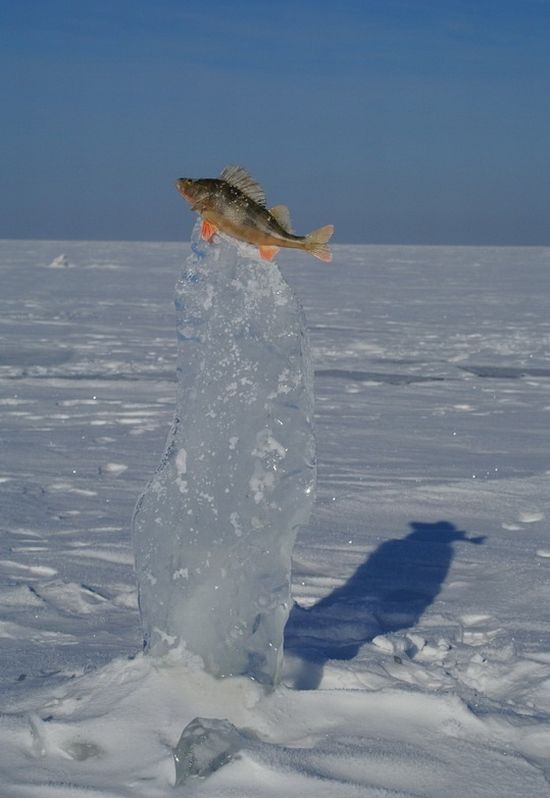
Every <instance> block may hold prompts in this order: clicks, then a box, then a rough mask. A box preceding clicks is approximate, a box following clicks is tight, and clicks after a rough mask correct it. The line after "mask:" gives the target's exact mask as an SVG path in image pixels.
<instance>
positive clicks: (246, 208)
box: [176, 166, 334, 261]
mask: <svg viewBox="0 0 550 798" xmlns="http://www.w3.org/2000/svg"><path fill="white" fill-rule="evenodd" d="M176 187H177V189H178V191H179V192H180V194H181V195H182V196H183V197H184V198H185V199H186V200H187V201H188V202H189V204H190V205H191V208H192V209H193V210H195V211H197V212H198V213H199V214H200V215H201V217H202V219H203V226H202V235H203V238H206V239H209V238H211V237H212V235H214V233H215V232H216V231H218V230H220V231H221V232H223V233H226V234H227V235H230V236H232V237H233V238H236V239H238V240H239V241H245V242H247V243H249V244H253V245H255V246H257V247H259V250H260V255H261V256H262V257H263V258H265V259H266V260H271V259H272V258H273V257H274V256H275V254H276V253H277V252H278V251H279V249H281V248H283V247H285V248H293V249H303V250H305V251H307V252H311V254H312V255H315V257H317V258H320V259H321V260H324V261H329V260H331V259H332V253H331V252H330V249H329V248H328V247H327V246H326V242H327V241H328V240H329V238H330V237H331V235H332V233H333V231H334V228H333V226H332V225H327V226H326V227H323V228H320V230H316V231H314V232H313V233H310V235H308V236H297V235H294V233H293V232H292V231H291V226H290V217H289V213H288V209H287V208H286V207H285V206H284V205H278V206H276V207H274V208H271V209H269V210H268V208H267V207H266V205H265V196H264V193H263V191H262V189H261V187H260V186H259V185H258V184H257V183H256V182H255V181H254V180H253V179H252V178H251V177H250V175H249V174H248V173H247V172H245V170H244V169H242V168H241V167H231V166H230V167H226V168H225V169H224V170H223V172H222V174H221V175H220V177H219V178H202V179H199V180H193V179H191V178H180V179H179V180H178V181H176Z"/></svg>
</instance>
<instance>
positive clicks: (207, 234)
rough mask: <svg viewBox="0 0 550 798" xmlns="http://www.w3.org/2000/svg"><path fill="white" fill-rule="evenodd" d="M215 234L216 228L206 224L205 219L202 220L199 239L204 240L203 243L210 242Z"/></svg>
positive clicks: (208, 223) (209, 223)
mask: <svg viewBox="0 0 550 798" xmlns="http://www.w3.org/2000/svg"><path fill="white" fill-rule="evenodd" d="M215 232H216V228H215V227H214V225H213V224H212V223H211V222H207V221H206V219H203V220H202V226H201V238H204V240H205V241H210V239H211V238H212V236H213V235H214V233H215Z"/></svg>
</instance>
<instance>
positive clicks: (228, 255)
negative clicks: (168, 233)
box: [133, 225, 315, 684]
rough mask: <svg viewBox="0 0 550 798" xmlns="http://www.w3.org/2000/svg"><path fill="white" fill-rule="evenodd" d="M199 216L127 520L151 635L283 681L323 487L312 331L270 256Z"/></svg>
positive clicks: (156, 641) (213, 663) (220, 668)
mask: <svg viewBox="0 0 550 798" xmlns="http://www.w3.org/2000/svg"><path fill="white" fill-rule="evenodd" d="M198 229H199V228H198V225H197V227H196V228H195V231H194V233H193V238H192V253H191V255H190V256H189V257H188V259H187V261H186V263H185V265H184V268H183V271H182V274H181V277H180V279H179V281H178V283H177V285H176V310H177V336H178V386H177V401H176V412H175V417H174V421H173V425H172V428H171V430H170V433H169V436H168V441H167V445H166V449H165V452H164V455H163V457H162V460H161V463H160V465H159V467H158V469H157V471H156V473H155V474H154V476H153V478H152V479H151V481H150V482H149V484H148V486H147V488H146V489H145V492H144V493H143V495H142V496H141V498H140V499H139V501H138V504H137V507H136V511H135V516H134V521H133V534H134V548H135V559H136V571H137V577H138V585H139V605H140V612H141V617H142V622H143V627H144V634H145V643H146V648H147V649H148V651H149V652H150V653H151V654H154V655H162V654H163V653H165V652H166V651H167V650H168V649H170V648H174V647H176V646H179V645H181V644H184V645H185V647H186V648H187V649H188V650H189V651H191V652H193V653H195V654H198V655H200V657H201V658H202V660H203V661H204V665H205V667H206V669H207V670H209V671H210V672H211V673H213V674H215V675H217V676H230V675H237V674H248V675H250V676H252V677H253V678H255V679H257V680H258V681H260V682H262V683H265V684H275V683H276V682H277V681H278V679H279V676H280V669H281V663H282V654H283V632H284V626H285V623H286V621H287V618H288V614H289V610H290V568H291V554H292V548H293V546H294V541H295V538H296V533H297V531H298V529H299V527H300V526H301V525H303V524H304V523H306V522H307V520H308V517H309V514H310V511H311V506H312V503H313V494H314V487H315V452H314V439H313V432H312V417H313V374H312V365H311V357H310V353H309V346H308V337H307V333H306V328H305V323H304V316H303V312H302V309H301V307H300V306H299V304H298V303H297V301H296V299H295V297H294V296H293V293H292V291H291V290H290V288H289V286H288V284H287V283H286V281H285V280H284V279H283V277H282V275H281V273H280V271H279V269H278V267H277V266H276V264H275V263H270V262H267V261H262V260H260V259H259V258H258V257H257V256H256V252H255V250H253V249H252V248H251V247H249V246H247V245H243V244H239V243H238V242H236V241H233V240H231V239H227V238H225V237H221V236H217V237H216V238H215V239H214V241H213V243H212V242H211V243H206V242H204V241H202V240H201V239H200V237H199V234H198Z"/></svg>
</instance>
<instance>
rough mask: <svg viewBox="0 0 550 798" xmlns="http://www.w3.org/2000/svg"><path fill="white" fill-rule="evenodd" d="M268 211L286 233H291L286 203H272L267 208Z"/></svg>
mask: <svg viewBox="0 0 550 798" xmlns="http://www.w3.org/2000/svg"><path fill="white" fill-rule="evenodd" d="M269 213H270V214H271V215H272V216H273V218H274V219H275V221H277V222H279V224H280V225H281V227H282V228H283V230H285V231H286V232H287V233H292V223H291V221H290V211H289V210H288V208H287V207H286V205H274V206H273V208H270V209H269Z"/></svg>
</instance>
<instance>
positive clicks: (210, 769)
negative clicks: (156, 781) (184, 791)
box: [174, 718, 245, 786]
mask: <svg viewBox="0 0 550 798" xmlns="http://www.w3.org/2000/svg"><path fill="white" fill-rule="evenodd" d="M244 739H245V738H244V737H243V735H242V734H241V733H240V732H239V730H238V729H237V728H236V727H235V726H233V724H232V723H230V722H229V721H228V720H217V719H210V718H195V719H194V720H192V721H191V723H189V724H188V725H187V726H186V727H185V729H184V730H183V732H182V733H181V737H180V739H179V741H178V744H177V745H176V747H175V748H174V762H175V765H176V786H177V785H179V784H183V783H184V782H185V781H186V780H187V779H188V778H190V777H192V776H195V777H202V778H205V777H206V776H209V775H210V774H211V773H214V772H215V771H216V770H219V768H221V767H222V766H223V765H225V764H226V763H227V762H229V761H230V760H231V759H232V758H233V756H234V755H235V754H236V753H237V751H239V750H240V749H241V748H242V747H243V743H244Z"/></svg>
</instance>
